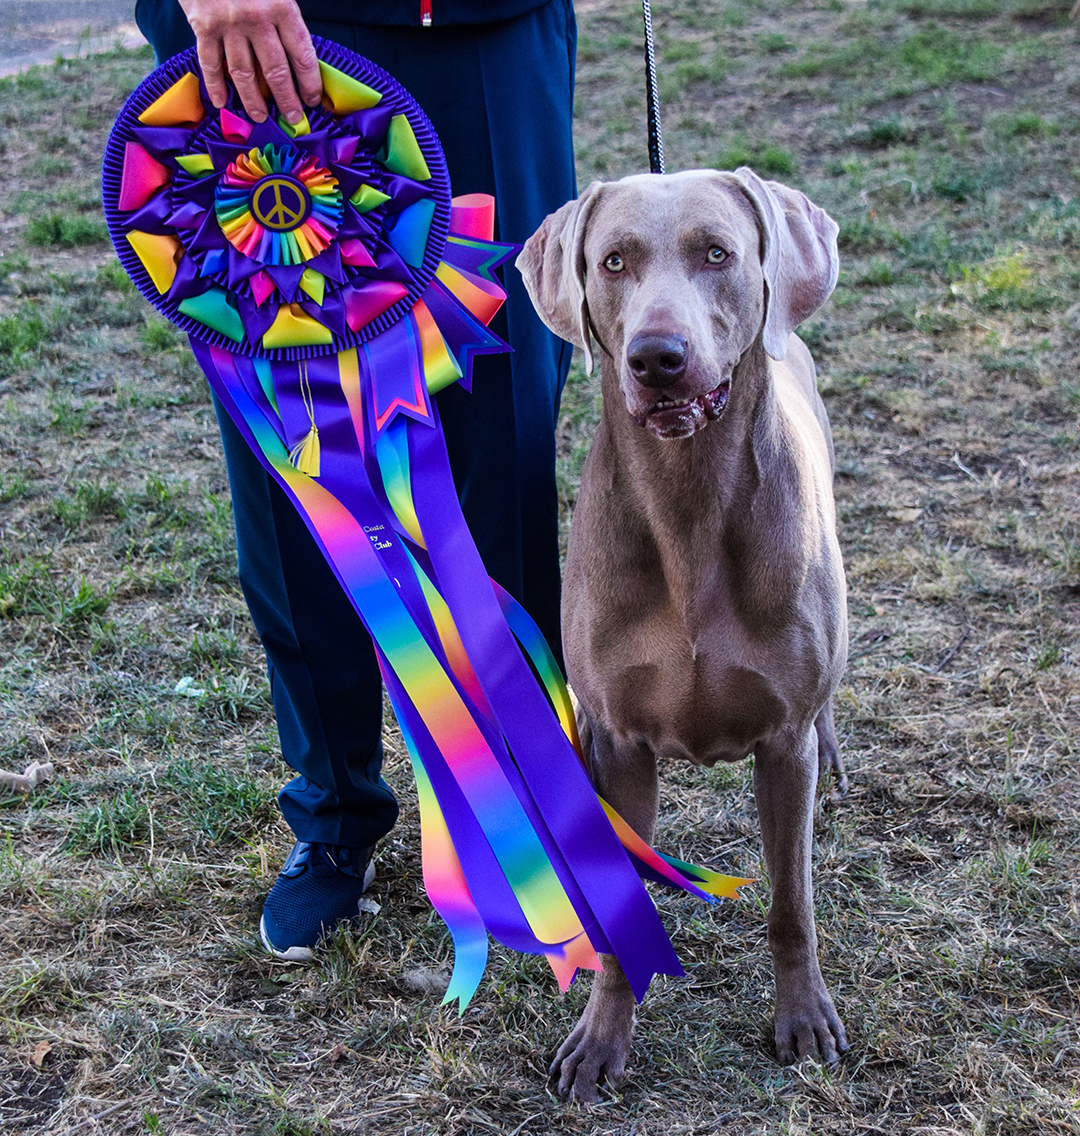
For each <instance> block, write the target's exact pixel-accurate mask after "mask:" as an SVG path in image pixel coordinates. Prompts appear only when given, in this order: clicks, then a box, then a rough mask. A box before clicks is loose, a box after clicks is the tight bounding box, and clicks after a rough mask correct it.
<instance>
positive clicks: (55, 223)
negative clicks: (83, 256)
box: [26, 213, 109, 248]
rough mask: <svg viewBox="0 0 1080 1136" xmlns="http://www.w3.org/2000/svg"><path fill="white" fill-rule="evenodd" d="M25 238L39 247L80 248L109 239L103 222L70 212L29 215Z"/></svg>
mask: <svg viewBox="0 0 1080 1136" xmlns="http://www.w3.org/2000/svg"><path fill="white" fill-rule="evenodd" d="M26 239H27V241H28V242H29V243H30V244H32V245H38V246H41V247H45V248H47V247H49V246H54V247H58V248H80V247H82V246H84V245H96V244H103V243H104V242H105V241H107V240H108V239H109V232H108V229H106V228H105V222H104V221H100V220H98V219H97V218H94V217H82V216H79V215H78V214H71V213H46V214H45V215H44V216H41V217H31V218H30V220H29V222H28V223H27V226H26Z"/></svg>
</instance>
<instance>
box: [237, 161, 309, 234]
mask: <svg viewBox="0 0 1080 1136" xmlns="http://www.w3.org/2000/svg"><path fill="white" fill-rule="evenodd" d="M310 211H311V200H310V198H309V197H308V194H307V190H305V189H304V187H303V186H302V185H301V184H300V183H299V182H297V181H293V179H292V178H290V177H285V175H284V174H275V175H272V176H271V177H267V178H263V179H262V181H260V182H259V183H258V184H257V185H256V186H255V188H254V189H253V190H252V191H251V212H252V213H253V214H254V216H255V220H256V221H258V222H259V224H260V225H262V226H263V227H264V228H267V229H270V230H272V231H273V232H277V233H283V232H288V231H289V230H291V229H295V228H296V227H297V226H298V225H300V224H302V223H303V222H304V221H305V220H306V218H307V215H308V213H309V212H310Z"/></svg>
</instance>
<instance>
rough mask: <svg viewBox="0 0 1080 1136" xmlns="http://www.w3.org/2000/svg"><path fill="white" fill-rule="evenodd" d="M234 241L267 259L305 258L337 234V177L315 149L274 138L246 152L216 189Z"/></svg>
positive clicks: (225, 229)
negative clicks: (321, 162)
mask: <svg viewBox="0 0 1080 1136" xmlns="http://www.w3.org/2000/svg"><path fill="white" fill-rule="evenodd" d="M214 212H215V213H216V214H217V219H218V224H219V225H220V226H221V231H222V233H224V235H225V238H226V239H227V240H228V241H229V243H230V244H231V245H232V246H233V247H234V248H235V249H236V250H237V251H238V252H241V253H243V254H244V256H246V257H249V258H250V259H251V260H257V261H259V262H260V263H262V264H274V265H290V264H303V263H304V262H305V261H308V260H312V259H313V258H314V257H316V256H318V255H319V254H320V253H321V252H324V251H325V250H326V249H327V248H328V247H329V245H330V242H331V241H332V240H333V239H334V237H335V236H336V235H337V231H338V228H339V227H340V225H341V217H342V212H343V205H342V200H341V190H340V189H339V188H338V183H337V179H336V178H335V177H334V176H333V174H331V173H330V171H329V170H327V169H324V168H323V167H322V166H320V165H319V164H318V162H317V161H316V159H315V158H313V157H312V156H311V155H304V154H301V153H300V152H299V151H297V150H293V149H291V148H287V147H280V148H279V147H277V146H275V145H274V144H273V143H270V144H269V145H267V146H264V147H263V148H262V149H258V148H253V149H251V150H249V151H248V152H247V153H246V154H241V155H240V156H239V157H238V158H237V159H236V161H234V162H233V163H232V164H231V165H230V166H229V168H228V169H227V170H226V171H225V173H224V175H223V176H222V178H221V181H219V182H218V185H217V188H216V189H215V191H214Z"/></svg>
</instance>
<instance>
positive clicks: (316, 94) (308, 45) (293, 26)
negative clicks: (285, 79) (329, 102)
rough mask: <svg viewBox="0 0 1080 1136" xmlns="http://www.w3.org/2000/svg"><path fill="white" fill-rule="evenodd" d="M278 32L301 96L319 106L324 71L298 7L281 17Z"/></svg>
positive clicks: (307, 103)
mask: <svg viewBox="0 0 1080 1136" xmlns="http://www.w3.org/2000/svg"><path fill="white" fill-rule="evenodd" d="M278 34H279V35H280V37H281V45H282V47H283V48H284V49H285V54H286V55H287V56H288V57H289V62H290V63H291V64H292V70H293V74H294V75H295V76H296V87H297V90H298V91H299V92H300V98H301V99H303V101H304V103H305V104H306V105H307V106H317V105H318V103H319V100H320V99H321V98H322V73H321V72H320V71H319V60H318V57H317V56H316V55H315V46H314V44H312V42H311V33H310V32H309V31H308V30H307V25H306V24H305V23H304V21H303V18H302V17H301V15H300V10H299V9H298V8H296V7H295V6H294V7H292V8H290V9H289V10H288V11H287V12H286V13H285V15H284V16H283V17H282V18H281V20H280V21H279V22H278Z"/></svg>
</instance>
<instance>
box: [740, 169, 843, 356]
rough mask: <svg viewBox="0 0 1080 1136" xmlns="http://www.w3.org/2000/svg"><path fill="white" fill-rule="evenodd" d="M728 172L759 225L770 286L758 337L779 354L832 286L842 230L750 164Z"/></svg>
mask: <svg viewBox="0 0 1080 1136" xmlns="http://www.w3.org/2000/svg"><path fill="white" fill-rule="evenodd" d="M732 176H734V178H735V180H736V181H737V182H738V184H739V186H740V187H741V189H742V190H743V192H744V193H745V194H746V196H747V197H749V198H750V202H751V204H752V205H753V206H754V209H755V211H756V212H757V215H758V221H759V223H760V225H761V234H762V246H763V251H762V257H761V267H762V271H763V272H764V274H765V284H766V286H767V287H768V296H767V297H766V304H765V326H764V328H763V330H762V342H763V343H764V345H765V350H766V351H767V352H768V353H769V355H771V356H772V357H773V358H774V359H783V357H784V355H785V354H786V353H787V341H788V336H789V335H790V334H791V333H792V332H793V331H794V330H795V328H797V327H798V326H799V324H801V323H802V322H803V320H805V319H808V318H809V317H810V316H812V315H813V314H814V312H816V311H817V310H818V308H820V307H821V305H822V304H824V303H825V301H826V300H827V299H828V298H829V294H830V293H831V292H832V290H833V288H835V287H836V277H837V274H838V273H839V271H840V254H839V252H838V251H837V247H836V235H837V233H838V232H839V231H840V229H839V226H838V225H837V224H836V222H835V221H834V220H833V219H832V218H831V217H830V216H829V215H828V213H826V212H825V210H824V209H819V208H818V207H817V206H816V205H815V204H814V203H813V202H812V201H811V200H810V199H809V198H808V197H807V196H806V195H805V194H803V193H800V192H799V191H798V190H797V189H788V187H787V186H786V185H780V183H779V182H775V181H762V179H761V178H759V177H758V175H757V174H756V173H754V171H753V170H752V169H750V168H749V167H748V166H742V167H740V168H739V169H737V170H736V171H735V173H734V175H732Z"/></svg>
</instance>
